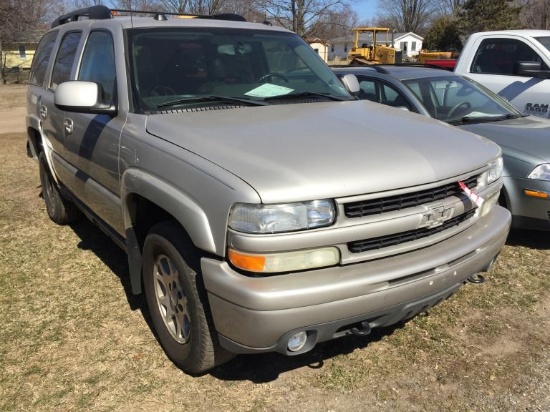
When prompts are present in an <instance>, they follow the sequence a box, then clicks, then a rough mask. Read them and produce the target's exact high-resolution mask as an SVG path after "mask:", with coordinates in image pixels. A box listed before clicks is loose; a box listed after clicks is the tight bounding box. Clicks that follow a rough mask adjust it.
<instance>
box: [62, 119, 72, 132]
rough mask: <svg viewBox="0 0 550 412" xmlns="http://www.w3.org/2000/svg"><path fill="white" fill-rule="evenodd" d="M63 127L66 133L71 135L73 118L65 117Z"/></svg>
mask: <svg viewBox="0 0 550 412" xmlns="http://www.w3.org/2000/svg"><path fill="white" fill-rule="evenodd" d="M63 128H64V129H65V134H66V135H70V134H72V133H73V121H72V120H71V119H65V120H64V121H63Z"/></svg>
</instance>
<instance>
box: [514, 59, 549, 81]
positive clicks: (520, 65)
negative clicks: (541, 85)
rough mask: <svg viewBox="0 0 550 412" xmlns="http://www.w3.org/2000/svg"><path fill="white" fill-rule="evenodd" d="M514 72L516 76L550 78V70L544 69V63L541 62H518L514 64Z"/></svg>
mask: <svg viewBox="0 0 550 412" xmlns="http://www.w3.org/2000/svg"><path fill="white" fill-rule="evenodd" d="M514 74H515V75H516V76H525V77H537V78H541V79H550V70H542V63H540V62H516V63H515V64H514Z"/></svg>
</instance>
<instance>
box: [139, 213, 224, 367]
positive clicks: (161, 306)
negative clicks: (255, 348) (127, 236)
mask: <svg viewBox="0 0 550 412" xmlns="http://www.w3.org/2000/svg"><path fill="white" fill-rule="evenodd" d="M143 285H144V290H145V295H146V298H147V304H148V306H149V312H150V315H151V320H152V322H153V326H154V327H155V330H156V332H157V336H158V340H159V342H160V344H161V346H162V347H163V349H164V351H165V352H166V354H167V355H168V357H169V358H170V359H171V360H172V361H173V362H174V363H175V364H176V365H177V366H178V367H180V368H181V369H182V370H183V371H185V372H188V373H192V374H199V373H203V372H205V371H207V370H208V369H211V368H213V367H214V366H216V365H218V364H220V363H222V362H225V361H227V360H229V359H230V358H231V357H233V356H234V355H232V354H230V353H229V352H226V351H225V350H224V349H223V348H221V347H220V346H219V344H218V341H217V335H216V332H215V330H214V328H213V322H212V320H211V316H210V313H209V308H208V303H207V302H206V299H207V298H206V293H205V291H204V287H203V286H202V281H201V275H200V264H199V258H198V256H197V254H196V253H195V250H194V247H193V245H192V244H191V242H190V240H189V239H188V237H187V235H186V233H185V232H184V231H183V230H181V229H180V228H179V227H178V226H177V224H176V223H174V222H163V223H159V224H157V225H156V226H154V227H153V228H152V229H151V230H150V231H149V233H148V235H147V237H146V239H145V244H144V247H143Z"/></svg>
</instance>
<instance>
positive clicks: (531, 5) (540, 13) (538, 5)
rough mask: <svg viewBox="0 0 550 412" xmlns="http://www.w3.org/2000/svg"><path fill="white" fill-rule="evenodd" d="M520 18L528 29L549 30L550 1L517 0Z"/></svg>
mask: <svg viewBox="0 0 550 412" xmlns="http://www.w3.org/2000/svg"><path fill="white" fill-rule="evenodd" d="M518 3H519V5H520V6H521V8H522V11H521V13H520V20H521V22H522V25H523V26H524V27H526V28H529V29H541V30H550V1H548V0H519V1H518Z"/></svg>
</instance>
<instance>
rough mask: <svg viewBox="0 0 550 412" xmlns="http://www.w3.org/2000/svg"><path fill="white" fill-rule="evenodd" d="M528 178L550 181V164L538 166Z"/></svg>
mask: <svg viewBox="0 0 550 412" xmlns="http://www.w3.org/2000/svg"><path fill="white" fill-rule="evenodd" d="M527 178H528V179H536V180H550V164H548V163H544V164H541V165H538V166H537V167H535V168H534V169H533V171H532V172H531V173H529V176H527Z"/></svg>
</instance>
